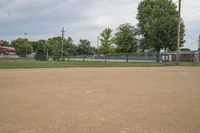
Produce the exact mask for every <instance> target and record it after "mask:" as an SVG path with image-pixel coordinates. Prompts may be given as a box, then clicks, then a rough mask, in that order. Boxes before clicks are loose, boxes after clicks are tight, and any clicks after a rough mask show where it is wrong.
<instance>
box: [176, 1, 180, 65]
mask: <svg viewBox="0 0 200 133" xmlns="http://www.w3.org/2000/svg"><path fill="white" fill-rule="evenodd" d="M180 36H181V0H179V6H178V32H177V51H176V64H177V65H179V62H180V41H181V37H180Z"/></svg>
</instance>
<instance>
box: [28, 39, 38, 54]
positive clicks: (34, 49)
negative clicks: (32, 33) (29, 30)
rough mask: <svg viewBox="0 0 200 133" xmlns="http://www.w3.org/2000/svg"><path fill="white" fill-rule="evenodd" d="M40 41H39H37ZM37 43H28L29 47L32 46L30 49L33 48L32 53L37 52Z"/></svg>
mask: <svg viewBox="0 0 200 133" xmlns="http://www.w3.org/2000/svg"><path fill="white" fill-rule="evenodd" d="M39 41H40V40H39ZM39 41H31V42H30V44H31V46H32V48H33V52H34V53H36V50H37V48H38V42H39Z"/></svg>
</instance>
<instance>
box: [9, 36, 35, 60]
mask: <svg viewBox="0 0 200 133" xmlns="http://www.w3.org/2000/svg"><path fill="white" fill-rule="evenodd" d="M11 46H12V47H14V48H15V50H16V54H17V55H18V56H21V57H26V56H27V55H29V54H31V53H32V51H33V49H32V46H31V45H30V43H29V41H28V39H22V38H18V39H16V40H14V41H12V42H11Z"/></svg>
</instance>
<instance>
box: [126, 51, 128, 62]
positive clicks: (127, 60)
mask: <svg viewBox="0 0 200 133" xmlns="http://www.w3.org/2000/svg"><path fill="white" fill-rule="evenodd" d="M126 62H127V63H128V53H126Z"/></svg>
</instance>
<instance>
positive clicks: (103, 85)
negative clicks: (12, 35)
mask: <svg viewBox="0 0 200 133" xmlns="http://www.w3.org/2000/svg"><path fill="white" fill-rule="evenodd" d="M0 133H200V68H192V67H191V68H189V67H188V68H187V67H171V68H170V67H165V68H67V69H11V70H0Z"/></svg>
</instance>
